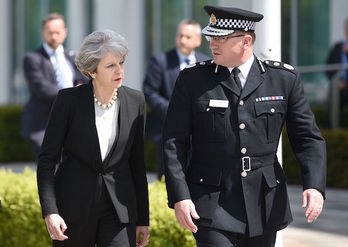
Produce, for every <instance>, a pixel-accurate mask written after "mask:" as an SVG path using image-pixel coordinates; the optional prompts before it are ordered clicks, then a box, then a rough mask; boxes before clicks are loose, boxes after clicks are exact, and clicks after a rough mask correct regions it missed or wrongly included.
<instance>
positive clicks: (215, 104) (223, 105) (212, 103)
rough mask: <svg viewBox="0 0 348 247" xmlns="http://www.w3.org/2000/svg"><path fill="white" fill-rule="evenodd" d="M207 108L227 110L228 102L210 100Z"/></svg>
mask: <svg viewBox="0 0 348 247" xmlns="http://www.w3.org/2000/svg"><path fill="white" fill-rule="evenodd" d="M209 106H210V107H221V108H227V107H228V100H218V99H211V100H209Z"/></svg>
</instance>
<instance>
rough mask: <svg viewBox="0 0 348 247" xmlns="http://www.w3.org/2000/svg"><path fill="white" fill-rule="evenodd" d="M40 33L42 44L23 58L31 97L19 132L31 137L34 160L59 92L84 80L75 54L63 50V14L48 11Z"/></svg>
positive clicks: (64, 31) (25, 136)
mask: <svg viewBox="0 0 348 247" xmlns="http://www.w3.org/2000/svg"><path fill="white" fill-rule="evenodd" d="M41 34H42V37H43V40H44V42H43V44H42V45H41V46H40V47H39V48H38V49H37V50H35V51H31V52H28V53H27V54H26V55H25V57H24V60H23V69H24V75H25V78H26V81H27V83H28V87H29V91H30V99H29V101H28V102H27V104H26V105H25V107H24V110H23V115H22V123H21V135H22V137H24V138H26V139H29V140H30V142H31V144H32V148H33V152H34V155H35V158H36V160H37V158H38V154H39V151H40V147H41V143H42V140H43V137H44V133H45V128H46V124H47V120H48V115H49V113H50V110H51V106H52V103H53V101H54V99H55V97H56V95H57V93H58V91H59V90H60V89H62V88H67V87H73V86H76V85H79V84H81V83H83V82H84V80H86V79H85V78H84V77H83V76H82V74H81V73H80V72H79V71H78V70H77V68H76V66H75V63H74V53H73V52H67V51H65V50H64V47H63V43H64V40H65V38H66V36H67V29H66V27H65V21H64V17H63V16H62V15H60V14H58V13H51V14H49V15H48V16H47V17H46V18H45V19H44V20H43V21H42V32H41Z"/></svg>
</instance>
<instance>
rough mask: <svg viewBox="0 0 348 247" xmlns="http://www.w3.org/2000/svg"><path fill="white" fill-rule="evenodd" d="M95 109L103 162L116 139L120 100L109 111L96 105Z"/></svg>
mask: <svg viewBox="0 0 348 247" xmlns="http://www.w3.org/2000/svg"><path fill="white" fill-rule="evenodd" d="M94 109H95V125H96V127H97V132H98V138H99V145H100V146H99V147H100V153H101V157H102V161H104V159H105V157H106V156H107V154H108V153H109V152H110V149H111V147H112V145H113V144H114V141H115V138H116V133H117V128H118V127H117V124H118V112H119V109H120V100H119V99H117V100H116V102H115V104H113V105H112V106H111V107H110V108H109V109H102V108H101V107H100V106H98V105H97V104H96V103H94Z"/></svg>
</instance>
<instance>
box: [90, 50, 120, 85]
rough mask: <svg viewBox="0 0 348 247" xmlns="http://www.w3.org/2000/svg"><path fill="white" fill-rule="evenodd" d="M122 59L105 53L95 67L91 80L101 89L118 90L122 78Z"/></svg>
mask: <svg viewBox="0 0 348 247" xmlns="http://www.w3.org/2000/svg"><path fill="white" fill-rule="evenodd" d="M124 60H125V59H124V58H123V57H119V56H117V55H115V54H113V53H110V52H109V53H107V54H106V55H105V57H103V58H102V59H101V60H100V61H99V64H98V66H97V70H96V72H94V73H92V74H91V75H92V78H93V80H94V81H95V83H97V85H99V86H101V87H110V88H112V89H115V88H119V87H121V85H122V81H123V77H124Z"/></svg>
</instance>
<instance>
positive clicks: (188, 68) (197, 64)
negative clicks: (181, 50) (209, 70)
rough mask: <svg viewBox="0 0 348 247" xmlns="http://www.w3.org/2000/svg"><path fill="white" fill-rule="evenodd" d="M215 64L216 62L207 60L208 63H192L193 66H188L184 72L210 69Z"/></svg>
mask: <svg viewBox="0 0 348 247" xmlns="http://www.w3.org/2000/svg"><path fill="white" fill-rule="evenodd" d="M213 63H214V60H206V61H202V62H197V63H191V64H189V65H187V66H186V67H185V69H184V70H183V71H189V70H191V69H197V68H202V67H208V66H210V65H211V64H213Z"/></svg>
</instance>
